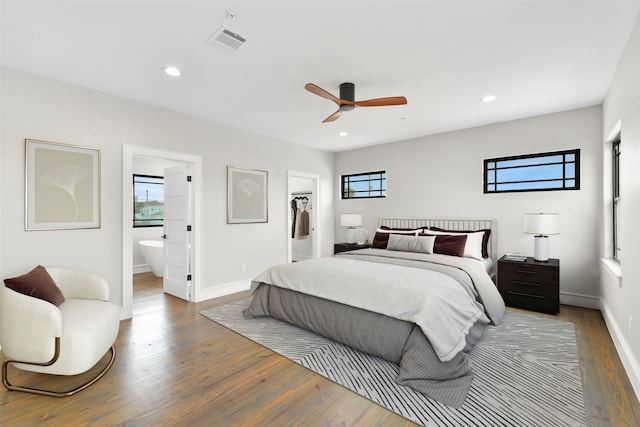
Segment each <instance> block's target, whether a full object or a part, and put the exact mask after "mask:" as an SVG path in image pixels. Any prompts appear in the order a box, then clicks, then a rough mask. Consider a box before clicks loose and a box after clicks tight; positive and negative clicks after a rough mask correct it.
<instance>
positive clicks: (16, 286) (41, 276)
mask: <svg viewBox="0 0 640 427" xmlns="http://www.w3.org/2000/svg"><path fill="white" fill-rule="evenodd" d="M4 284H5V285H6V287H7V288H9V289H12V290H14V291H16V292H19V293H21V294H24V295H28V296H30V297H34V298H39V299H41V300H45V301H47V302H50V303H51V304H53V305H55V306H59V305H60V304H62V303H63V302H64V295H62V291H61V290H60V288H59V287H58V285H56V282H54V281H53V279H52V278H51V276H50V275H49V272H48V271H47V269H46V268H44V267H43V266H41V265H39V266H37V267H36V268H34V269H33V270H31V271H30V272H28V273H26V274H23V275H22V276H18V277H12V278H9V279H4Z"/></svg>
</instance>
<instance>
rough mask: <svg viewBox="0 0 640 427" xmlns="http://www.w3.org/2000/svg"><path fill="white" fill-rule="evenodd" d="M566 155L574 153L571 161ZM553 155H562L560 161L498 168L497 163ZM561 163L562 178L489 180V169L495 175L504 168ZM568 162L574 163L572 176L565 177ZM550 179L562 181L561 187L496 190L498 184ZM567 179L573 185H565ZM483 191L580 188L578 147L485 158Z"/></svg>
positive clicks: (494, 192)
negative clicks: (491, 166) (490, 187)
mask: <svg viewBox="0 0 640 427" xmlns="http://www.w3.org/2000/svg"><path fill="white" fill-rule="evenodd" d="M568 155H574V160H573V161H567V156H568ZM553 156H562V161H561V162H552V163H548V162H547V163H532V164H528V165H525V166H509V167H502V168H498V167H497V165H498V163H499V162H506V161H513V160H526V159H536V158H544V157H553ZM492 163H493V165H494V167H493V168H490V167H489V165H490V164H492ZM554 164H556V165H562V178H548V179H534V180H527V181H524V180H523V181H505V182H498V181H497V179H494V182H491V183H490V182H489V177H488V175H489V171H494V173H495V174H496V175H497V171H499V170H504V169H515V168H527V167H537V166H547V165H554ZM568 164H574V169H575V172H574V177H573V178H567V177H566V166H567V165H568ZM550 181H562V184H563V185H562V187H551V188H521V189H509V190H498V189H497V188H498V185H500V184H511V183H513V184H517V183H535V182H541V183H542V182H550ZM567 181H575V185H574V186H567ZM482 182H483V192H484V194H500V193H523V192H531V191H569V190H580V149H579V148H575V149H571V150H561V151H549V152H544V153H532V154H522V155H518V156H507V157H496V158H493V159H485V160H484V163H483V179H482ZM490 185H492V186H494V187H495V188H494V189H493V190H489V186H490Z"/></svg>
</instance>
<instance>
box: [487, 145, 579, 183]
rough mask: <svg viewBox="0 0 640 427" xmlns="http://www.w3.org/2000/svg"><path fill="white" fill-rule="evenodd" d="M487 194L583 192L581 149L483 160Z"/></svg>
mask: <svg viewBox="0 0 640 427" xmlns="http://www.w3.org/2000/svg"><path fill="white" fill-rule="evenodd" d="M483 181H484V193H510V192H522V191H558V190H579V189H580V149H574V150H564V151H553V152H547V153H536V154H524V155H520V156H510V157H499V158H495V159H486V160H484V180H483Z"/></svg>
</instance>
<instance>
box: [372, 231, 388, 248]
mask: <svg viewBox="0 0 640 427" xmlns="http://www.w3.org/2000/svg"><path fill="white" fill-rule="evenodd" d="M389 234H391V233H379V232H376V235H375V236H373V242H371V247H372V248H377V249H387V243H389Z"/></svg>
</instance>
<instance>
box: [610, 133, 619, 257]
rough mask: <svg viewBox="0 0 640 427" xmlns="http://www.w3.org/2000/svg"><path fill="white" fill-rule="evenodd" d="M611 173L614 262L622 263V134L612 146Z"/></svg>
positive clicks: (615, 139)
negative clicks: (620, 229) (620, 237)
mask: <svg viewBox="0 0 640 427" xmlns="http://www.w3.org/2000/svg"><path fill="white" fill-rule="evenodd" d="M611 163H612V164H611V173H612V176H611V178H612V183H613V188H612V192H611V195H612V200H611V202H612V203H611V206H612V209H613V210H612V212H611V234H612V237H613V242H612V249H613V251H612V252H613V253H612V257H613V259H614V261H616V262H620V242H619V241H618V235H619V233H618V231H619V226H620V204H621V199H620V134H618V135H617V136H616V137H615V138H614V140H613V142H612V144H611Z"/></svg>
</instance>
